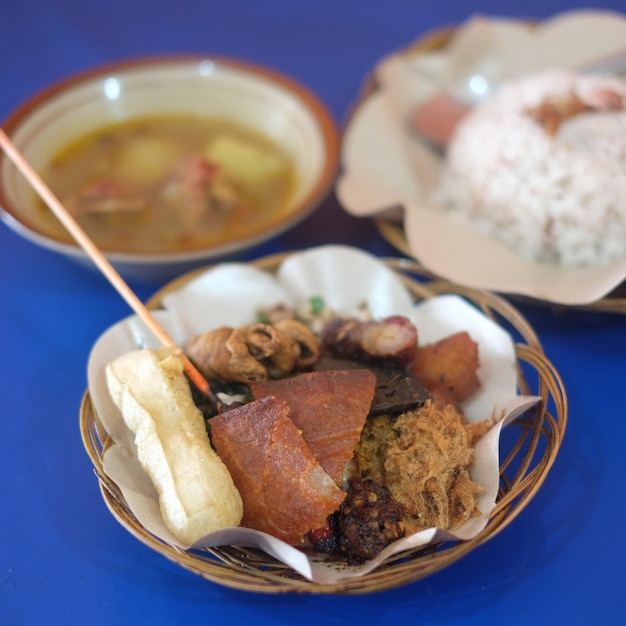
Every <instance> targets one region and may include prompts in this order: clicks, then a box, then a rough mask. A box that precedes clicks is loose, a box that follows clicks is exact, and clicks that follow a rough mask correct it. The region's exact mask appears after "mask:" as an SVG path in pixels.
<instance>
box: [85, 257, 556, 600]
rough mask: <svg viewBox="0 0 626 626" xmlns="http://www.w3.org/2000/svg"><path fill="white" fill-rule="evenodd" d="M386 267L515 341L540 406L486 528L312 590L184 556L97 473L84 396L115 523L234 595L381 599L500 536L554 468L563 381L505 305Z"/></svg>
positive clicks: (285, 578)
mask: <svg viewBox="0 0 626 626" xmlns="http://www.w3.org/2000/svg"><path fill="white" fill-rule="evenodd" d="M284 258H285V255H276V256H272V257H268V258H266V259H262V260H261V261H258V262H257V263H256V264H255V265H257V266H258V267H260V268H262V269H265V270H268V271H274V270H275V269H276V268H277V267H278V265H279V264H280V262H281V261H282V260H283V259H284ZM386 263H387V265H388V266H389V267H391V268H392V269H393V270H395V271H396V272H397V273H398V274H399V275H400V276H401V278H402V279H403V281H404V283H405V285H406V287H407V288H408V289H409V291H410V292H411V294H412V295H413V297H414V298H415V300H416V301H419V300H422V299H425V298H429V297H432V296H434V295H437V294H441V293H454V294H458V295H461V296H463V297H465V298H466V299H467V300H468V301H469V302H471V303H473V304H474V305H475V306H477V307H478V308H479V309H480V310H481V311H482V312H483V313H484V314H485V315H487V316H488V317H490V318H491V319H493V320H494V321H496V322H497V323H498V324H499V325H500V326H502V327H503V328H504V329H505V330H507V331H508V332H510V333H511V334H512V336H513V338H514V341H515V346H516V352H517V358H518V379H519V390H520V393H522V394H533V395H538V396H540V397H541V401H540V402H539V403H538V404H537V405H536V406H535V407H533V408H532V409H531V410H529V411H528V412H527V413H526V414H525V415H524V416H522V417H521V418H519V419H518V420H516V421H515V422H514V423H513V424H511V425H510V426H508V427H507V431H509V432H510V431H511V430H514V432H515V436H514V437H513V438H509V437H507V441H508V440H510V439H511V440H514V441H513V443H509V444H508V447H507V449H501V458H502V461H501V466H500V490H499V495H498V500H497V503H496V507H495V508H494V510H493V512H492V514H491V516H490V520H489V523H488V524H487V526H486V528H485V529H484V530H483V531H482V532H481V533H480V534H479V535H478V536H476V537H475V538H474V539H472V540H470V541H467V542H458V543H454V544H445V545H444V546H439V547H433V548H429V549H427V550H421V551H414V552H408V553H406V554H402V555H399V556H397V557H396V558H395V559H394V560H392V561H389V562H388V563H385V564H384V565H383V566H381V567H380V568H378V569H377V570H375V571H373V572H371V573H369V574H366V575H364V576H362V577H359V578H356V579H353V580H348V581H343V582H341V583H339V584H335V585H322V584H316V583H311V582H309V581H307V580H305V579H303V578H302V577H301V576H300V575H298V574H296V573H294V572H293V571H292V570H290V569H289V568H288V567H286V566H284V565H283V564H281V563H278V562H276V561H275V560H273V559H272V558H271V557H268V556H267V555H265V554H264V553H262V552H260V551H257V550H248V549H240V548H234V547H223V548H215V549H210V550H195V551H184V550H180V549H178V548H175V547H173V546H171V545H168V544H166V543H164V542H162V541H161V540H159V539H157V538H155V537H154V536H152V535H151V534H149V533H148V532H147V531H146V530H145V529H144V528H143V527H142V526H141V525H140V524H139V523H138V522H137V520H136V519H135V518H134V516H133V515H132V513H131V512H130V511H129V509H128V507H127V505H126V503H125V501H124V499H123V497H122V495H121V493H120V491H119V489H118V488H117V486H116V485H115V484H114V483H113V482H112V481H111V480H110V479H109V478H108V477H107V476H106V475H105V474H104V472H103V471H102V457H103V454H104V451H105V450H106V448H107V446H109V445H110V444H111V440H110V438H109V436H108V434H107V433H106V432H105V431H104V429H103V427H102V424H101V423H100V421H99V420H98V416H97V415H96V414H95V412H94V409H93V406H92V404H91V400H90V397H89V394H88V393H85V395H84V398H83V402H82V404H81V407H80V429H81V435H82V439H83V444H84V446H85V449H86V451H87V453H88V454H89V457H90V458H91V461H92V463H93V465H94V469H95V473H96V476H97V477H98V480H99V483H100V489H101V492H102V497H103V499H104V501H105V503H106V505H107V507H108V508H109V510H110V511H111V513H112V514H113V516H114V517H115V518H116V519H117V520H118V521H119V522H120V524H122V526H124V527H125V528H126V529H127V530H128V531H129V532H130V533H132V534H133V535H134V536H135V537H136V538H137V539H139V540H140V541H142V542H143V543H144V544H146V545H147V546H149V547H151V548H152V549H154V550H156V551H157V552H159V553H161V554H162V555H163V556H165V557H167V558H168V559H170V560H172V561H173V562H175V563H177V564H178V565H180V566H182V567H184V568H186V569H188V570H190V571H191V572H194V573H195V574H198V575H200V576H202V577H204V578H205V579H207V580H210V581H212V582H216V583H219V584H221V585H225V586H228V587H232V588H235V589H240V590H246V591H254V592H263V593H287V592H296V593H344V594H362V593H369V592H374V591H381V590H384V589H389V588H392V587H396V586H399V585H403V584H406V583H409V582H412V581H415V580H419V579H421V578H424V577H425V576H428V575H430V574H432V573H433V572H436V571H438V570H440V569H442V568H444V567H447V566H448V565H450V564H452V563H454V562H455V561H456V560H457V559H460V558H461V557H462V556H464V555H465V554H467V553H468V552H469V551H471V550H473V549H474V548H475V547H476V546H478V545H480V544H482V543H484V542H486V541H487V540H488V539H490V538H491V537H493V536H495V535H496V534H497V533H499V532H500V531H502V530H504V529H505V528H506V527H507V526H508V525H509V524H510V523H511V522H512V521H513V520H514V519H515V518H516V517H517V516H518V515H519V514H520V513H521V512H522V511H523V509H524V508H525V506H526V505H527V504H528V502H530V500H531V499H532V498H533V496H534V495H535V493H537V491H538V489H539V488H540V487H541V485H542V484H543V482H544V480H545V479H546V477H547V475H548V472H549V471H550V468H551V467H552V465H553V463H554V461H555V459H556V456H557V453H558V451H559V449H560V447H561V442H562V440H563V436H564V434H565V428H566V424H567V397H566V394H565V390H564V388H563V385H562V382H561V379H560V377H559V375H558V373H557V372H556V370H555V369H554V367H553V366H552V364H551V363H550V362H549V361H548V359H547V358H546V356H545V354H544V352H543V349H542V347H541V344H540V342H539V340H538V338H537V336H536V334H535V332H534V331H533V329H532V328H531V327H530V325H529V324H528V323H527V322H526V320H525V319H524V318H523V317H522V315H521V314H520V313H519V312H518V311H517V310H516V309H515V308H514V307H513V306H512V305H510V304H509V303H508V302H506V301H505V300H503V299H501V298H500V297H498V296H495V295H492V294H489V293H485V292H479V291H475V290H472V289H468V288H463V287H458V286H455V285H452V284H449V283H447V282H444V281H434V280H431V279H430V277H429V276H428V274H427V272H426V271H425V270H424V269H423V268H421V267H420V266H419V265H418V264H417V263H415V262H413V261H409V260H397V259H395V260H387V261H386ZM195 275H196V273H192V274H189V275H186V276H184V277H182V278H181V279H179V280H177V281H175V282H174V283H171V284H170V285H168V286H167V287H166V288H165V289H164V290H162V291H160V292H159V293H157V294H156V295H155V296H154V297H153V298H152V299H151V300H150V302H149V303H148V304H149V306H150V307H152V308H158V307H159V306H160V304H161V299H162V297H163V296H164V295H165V294H166V293H167V292H169V291H172V290H174V289H176V288H178V287H180V286H181V285H182V284H184V283H185V282H187V281H188V280H190V279H191V278H192V277H193V276H195Z"/></svg>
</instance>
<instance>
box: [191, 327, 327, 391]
mask: <svg viewBox="0 0 626 626" xmlns="http://www.w3.org/2000/svg"><path fill="white" fill-rule="evenodd" d="M185 349H186V352H187V355H188V356H189V358H190V359H191V360H192V361H193V362H194V363H195V364H196V366H197V368H198V369H199V370H200V371H201V372H202V374H204V376H206V377H207V378H211V379H213V380H217V381H219V382H221V383H229V382H230V383H233V382H239V383H250V382H255V381H260V380H267V379H268V378H282V377H283V376H286V375H288V374H290V373H292V372H293V371H294V370H297V369H303V368H305V367H310V366H311V365H312V364H313V363H314V362H315V361H316V360H317V358H318V357H319V349H318V347H317V339H316V338H315V336H314V335H313V333H312V332H311V331H310V330H309V329H308V328H306V326H304V324H302V323H300V322H296V321H293V320H290V321H289V323H287V322H285V323H279V324H276V325H274V326H273V325H271V324H251V325H247V326H240V327H238V328H231V327H229V326H222V327H220V328H216V329H214V330H211V331H209V332H206V333H203V334H202V335H198V336H197V337H194V338H193V339H191V340H190V341H189V342H188V343H187V345H186V347H185Z"/></svg>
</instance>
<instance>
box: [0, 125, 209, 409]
mask: <svg viewBox="0 0 626 626" xmlns="http://www.w3.org/2000/svg"><path fill="white" fill-rule="evenodd" d="M0 145H1V146H2V149H3V150H4V153H5V154H6V155H7V157H8V158H9V159H10V160H11V161H12V162H13V164H14V165H15V166H16V167H17V168H18V170H19V171H20V172H21V173H22V175H23V176H24V178H26V180H27V181H28V182H29V184H30V185H31V186H32V187H33V189H34V190H35V191H36V192H37V194H38V195H39V196H40V198H41V199H42V200H43V201H44V202H45V203H46V205H47V206H48V208H49V209H50V210H51V211H52V212H53V213H54V215H55V216H56V217H57V218H58V219H59V221H60V222H61V224H63V226H64V227H65V228H66V230H67V231H68V232H69V233H70V235H72V237H73V238H74V240H75V241H76V243H77V244H78V245H79V246H80V247H81V248H82V249H83V250H84V251H85V252H86V253H87V255H88V256H89V258H90V259H91V260H92V261H93V262H94V263H95V264H96V266H97V267H98V269H99V270H100V271H101V272H102V274H104V276H105V277H106V278H107V279H108V281H109V282H110V283H111V284H112V285H113V287H115V289H116V290H117V292H118V293H119V294H120V295H121V296H122V298H124V300H125V301H126V302H127V303H128V305H129V306H130V308H131V309H132V310H133V311H134V312H135V313H136V314H137V316H138V317H139V318H140V319H141V320H142V321H143V322H144V323H145V324H146V325H147V326H148V328H149V329H150V330H151V331H152V332H153V333H154V335H155V336H156V338H157V339H158V340H159V341H160V342H161V343H162V344H163V345H164V346H169V347H172V348H176V347H178V346H177V344H176V342H175V341H174V340H173V339H172V338H171V337H170V336H169V334H168V333H167V332H166V331H165V329H164V328H163V327H162V326H161V325H160V324H159V322H158V321H157V320H156V318H155V317H154V315H152V313H151V312H150V310H149V309H148V308H147V307H146V306H145V305H144V304H143V302H141V300H140V299H139V298H138V297H137V295H136V294H135V293H134V292H133V290H132V289H131V288H130V287H129V286H128V284H127V283H126V282H125V281H124V279H123V278H122V277H121V276H120V274H119V273H118V272H117V270H116V269H115V268H114V267H113V266H112V265H111V263H110V262H109V260H108V259H107V258H106V257H105V256H104V254H102V252H101V251H100V250H99V248H98V247H97V246H96V245H95V244H94V243H93V241H92V240H91V239H90V238H89V236H88V235H87V233H86V232H85V231H84V230H83V229H82V228H81V227H80V226H79V224H78V223H77V222H76V220H75V219H74V218H73V217H72V215H71V214H70V213H69V211H68V210H67V209H66V208H65V207H64V206H63V204H61V202H60V201H59V199H58V198H57V197H56V196H55V195H54V193H53V192H52V190H51V189H50V188H49V187H48V186H47V185H46V183H45V182H44V181H43V180H42V179H41V177H40V176H39V174H37V172H36V171H35V170H34V169H33V167H32V166H31V165H30V163H29V162H28V161H27V160H26V159H25V158H24V156H23V155H22V153H21V152H20V151H19V150H18V149H17V147H16V146H15V144H14V143H13V142H12V141H11V139H10V138H9V136H8V135H7V134H6V133H5V132H4V130H3V129H2V128H0ZM183 360H184V364H185V372H186V373H187V376H188V377H189V378H190V379H191V381H192V382H193V384H194V385H195V386H196V387H197V388H198V389H199V390H200V391H202V392H203V393H205V394H206V395H207V396H208V397H209V398H210V399H211V401H212V402H213V404H214V405H215V406H216V407H218V408H219V407H220V402H219V400H218V399H217V398H216V397H215V395H214V393H213V390H212V389H211V387H210V386H209V383H208V382H207V381H206V380H205V378H204V377H203V376H202V374H201V373H200V372H199V371H198V369H197V368H196V367H195V365H194V364H193V363H192V362H191V361H190V360H189V359H188V358H187V356H186V355H185V354H183Z"/></svg>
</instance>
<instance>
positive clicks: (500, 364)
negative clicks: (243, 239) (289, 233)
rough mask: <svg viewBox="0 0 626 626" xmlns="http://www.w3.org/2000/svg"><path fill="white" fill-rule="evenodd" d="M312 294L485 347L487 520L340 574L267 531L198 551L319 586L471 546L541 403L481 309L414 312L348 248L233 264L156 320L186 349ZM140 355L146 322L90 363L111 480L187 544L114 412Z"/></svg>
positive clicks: (423, 536) (111, 333)
mask: <svg viewBox="0 0 626 626" xmlns="http://www.w3.org/2000/svg"><path fill="white" fill-rule="evenodd" d="M311 296H322V297H323V298H324V301H325V303H326V304H327V305H328V306H330V307H332V308H333V309H335V310H336V311H337V312H339V313H342V314H346V315H349V314H351V313H354V312H356V310H357V308H358V307H359V305H361V304H362V303H363V302H364V301H365V302H367V304H368V306H369V308H370V310H371V311H372V313H373V315H374V316H375V317H384V316H387V315H391V314H398V315H406V316H407V317H409V318H410V319H411V320H412V321H413V322H414V323H415V325H416V327H417V329H418V335H419V337H420V342H421V343H430V342H432V341H436V340H437V339H439V338H442V337H445V336H447V335H449V334H451V333H453V332H457V331H460V330H466V331H468V332H469V334H470V335H471V337H472V338H473V339H474V340H475V341H476V342H477V343H478V345H479V355H480V368H479V371H478V376H479V379H480V380H481V383H482V386H481V389H480V390H479V391H478V392H477V393H476V394H475V395H474V396H473V397H472V398H471V400H470V401H469V402H467V403H466V404H465V405H464V406H463V409H464V411H465V413H466V415H467V419H468V420H469V421H471V422H475V421H479V420H482V419H485V418H490V417H491V418H493V419H494V423H495V425H494V426H493V427H492V428H491V430H490V431H489V432H488V433H487V434H485V435H484V436H483V437H482V438H481V440H480V441H479V442H478V444H477V446H476V450H475V464H474V467H473V472H472V477H473V479H474V480H476V482H478V483H479V484H480V485H481V487H482V489H483V491H482V494H481V499H480V505H479V506H480V511H481V515H480V516H478V517H474V518H472V519H470V520H469V521H468V522H466V523H465V524H463V525H462V526H461V527H459V528H458V529H456V531H455V532H453V533H450V532H444V531H442V530H437V529H431V530H426V531H423V532H420V533H417V534H415V535H412V536H410V537H408V538H406V539H403V540H400V541H398V542H396V543H394V544H392V545H391V546H389V547H388V548H387V549H386V550H385V551H384V552H383V553H382V554H381V555H380V556H379V557H378V558H377V559H375V560H373V561H369V562H367V563H366V564H364V565H363V566H360V567H338V566H337V564H335V563H329V562H326V561H324V559H323V558H320V557H315V558H311V559H309V558H307V556H306V555H305V554H304V553H303V552H302V551H300V550H298V549H296V548H294V547H292V546H289V545H287V544H285V543H284V542H282V541H279V540H278V539H275V538H274V537H270V536H269V535H266V534H264V533H261V532H258V531H253V530H249V529H245V528H226V529H223V530H220V531H218V532H215V533H212V534H210V535H208V536H207V537H205V538H204V539H203V540H201V541H199V542H197V543H196V544H195V545H194V546H193V547H208V546H220V545H239V546H246V547H258V548H260V549H262V550H264V551H265V552H266V553H268V554H270V555H271V556H273V557H275V558H276V559H278V560H279V561H282V562H284V563H285V564H287V565H289V566H290V567H292V568H293V569H294V570H295V571H297V572H299V573H300V574H301V575H302V576H304V577H306V578H308V579H310V580H312V581H316V582H319V583H333V582H336V581H339V580H341V579H344V578H346V577H349V576H359V575H362V574H364V573H366V572H368V571H371V570H372V569H374V568H375V567H377V566H378V565H379V564H380V563H381V562H383V561H384V560H385V559H386V558H388V557H389V556H391V555H393V554H396V553H398V552H401V551H404V550H406V549H408V548H416V547H422V546H427V545H428V544H430V543H433V542H439V541H442V540H456V539H461V540H467V539H470V538H471V537H474V536H475V535H476V534H477V533H478V532H480V531H481V530H482V529H483V528H484V527H485V525H486V523H487V520H488V516H489V513H490V511H491V510H492V509H493V507H494V506H495V502H496V495H497V491H498V481H499V455H498V444H499V438H500V430H501V429H502V427H504V426H505V425H506V424H508V423H509V422H510V421H511V420H513V419H515V418H516V417H517V416H518V415H520V414H521V413H523V412H524V411H525V410H526V409H528V408H529V407H531V406H532V405H534V404H535V403H536V402H537V401H538V398H537V397H535V396H519V395H517V387H516V357H515V351H514V346H513V341H512V339H511V337H510V336H509V335H508V333H506V332H505V331H504V330H503V329H502V328H501V327H499V326H498V325H497V324H496V323H495V322H493V321H492V320H490V319H488V318H487V317H486V316H484V315H483V314H482V313H481V312H480V311H478V309H476V308H475V307H474V306H472V305H470V304H469V303H468V302H467V301H465V300H464V299H462V298H460V297H458V296H456V295H441V296H437V297H434V298H430V299H428V300H425V301H423V302H422V303H419V304H417V305H414V304H413V302H412V298H411V296H410V294H409V292H408V291H407V290H406V288H405V287H404V286H403V284H402V283H401V281H400V279H399V277H398V276H397V275H396V274H395V273H394V272H393V271H391V270H390V269H389V268H388V267H387V266H386V265H385V264H384V263H382V262H381V261H379V260H377V259H376V258H374V257H372V256H370V255H369V254H367V253H365V252H362V251H359V250H356V249H354V248H349V247H344V246H323V247H320V248H314V249H311V250H308V251H305V252H302V253H298V254H294V255H292V256H290V257H289V258H288V259H287V260H286V261H284V262H283V264H282V265H281V267H280V268H279V271H278V273H277V276H276V277H274V276H272V275H271V274H269V273H266V272H264V271H262V270H259V269H256V268H254V267H252V266H248V265H243V264H224V265H219V266H216V267H215V268H214V269H210V270H208V271H206V272H205V273H203V274H201V275H200V276H198V277H197V278H195V279H194V280H193V281H191V282H190V283H188V284H187V285H185V286H184V287H182V288H181V289H180V290H178V291H176V292H173V293H171V294H168V295H167V296H166V297H165V298H164V304H165V306H166V307H167V310H165V311H157V312H155V315H156V317H157V319H158V320H159V322H160V323H161V324H162V325H163V327H164V328H165V329H166V330H167V331H168V332H169V333H170V334H171V336H172V338H173V339H174V340H175V341H176V342H177V343H178V344H179V345H184V343H185V341H186V340H187V339H189V338H190V337H192V336H194V335H196V334H199V333H202V332H205V331H207V330H209V329H211V328H214V327H216V326H219V325H222V324H229V325H237V324H245V323H251V322H253V321H254V320H255V315H256V311H257V309H258V307H260V306H269V305H272V304H277V303H285V304H287V305H291V306H298V305H299V304H300V303H303V302H304V301H306V300H308V298H310V297H311ZM138 347H155V348H156V347H158V342H157V341H156V339H155V338H154V337H153V336H152V333H151V332H150V331H149V330H148V329H147V328H146V327H145V325H144V324H143V322H141V320H139V319H138V318H137V317H136V316H131V317H128V318H126V319H124V320H122V321H120V322H118V323H117V324H115V325H114V326H112V327H110V328H109V329H108V330H107V331H105V332H104V333H103V334H102V335H101V337H100V338H99V339H98V340H97V342H96V343H95V345H94V347H93V349H92V351H91V354H90V358H89V362H88V380H89V392H90V395H91V399H92V402H93V405H94V408H95V410H96V412H97V414H98V417H99V418H100V420H101V422H102V424H103V426H104V427H105V428H106V430H107V432H108V433H109V434H110V435H111V437H112V438H113V440H114V441H115V443H114V445H112V446H111V448H110V449H108V450H107V451H106V453H105V455H104V459H103V468H104V471H105V473H106V474H107V475H108V476H109V477H110V478H111V479H112V480H113V481H114V482H115V483H116V484H117V485H118V487H119V488H120V490H121V491H122V494H123V495H124V498H125V500H126V502H127V503H128V506H129V508H130V509H131V511H132V512H133V514H134V515H135V516H136V518H137V519H138V520H139V522H140V523H141V524H142V525H143V526H144V527H145V528H146V529H147V530H148V531H149V532H151V533H152V534H154V535H155V536H157V537H159V538H160V539H162V540H163V541H165V542H167V543H169V544H172V545H178V546H180V547H183V548H186V547H188V546H181V545H180V544H179V543H178V542H177V540H176V539H175V538H174V537H173V535H172V534H171V532H170V531H169V530H168V529H167V528H166V527H165V524H164V522H163V519H162V516H161V513H160V510H159V504H158V498H157V493H156V490H155V489H154V487H153V486H152V483H151V481H150V480H149V478H148V477H147V475H146V474H145V472H144V471H143V469H142V468H141V466H140V465H139V462H138V460H137V455H136V452H135V446H134V443H133V437H132V434H131V433H130V431H128V429H127V428H126V426H125V424H124V422H123V419H122V416H121V414H120V412H119V411H118V409H117V407H116V406H115V405H114V404H113V402H112V400H111V398H110V396H109V393H108V390H107V385H106V379H105V374H104V370H105V367H106V365H107V363H109V362H110V361H111V360H113V359H114V358H116V357H117V356H119V355H122V354H124V353H126V352H129V351H131V350H135V349H137V348H138Z"/></svg>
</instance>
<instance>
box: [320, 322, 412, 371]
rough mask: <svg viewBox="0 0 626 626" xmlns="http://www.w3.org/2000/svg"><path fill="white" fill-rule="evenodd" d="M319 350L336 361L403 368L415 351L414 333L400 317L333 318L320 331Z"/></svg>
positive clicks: (409, 324)
mask: <svg viewBox="0 0 626 626" xmlns="http://www.w3.org/2000/svg"><path fill="white" fill-rule="evenodd" d="M320 342H321V344H322V349H323V350H325V351H327V352H328V353H329V354H332V355H333V356H334V357H337V358H340V359H354V360H357V361H363V362H365V363H381V364H382V363H387V364H392V365H396V366H406V365H408V364H409V363H411V361H412V359H413V355H414V353H415V350H416V349H417V330H416V328H415V326H414V325H413V324H412V323H411V322H410V321H409V320H408V319H407V318H406V317H402V316H400V315H395V316H391V317H387V318H385V319H384V320H380V321H365V322H363V321H360V320H356V319H337V320H333V321H331V322H329V323H328V324H327V325H326V326H325V327H324V329H323V331H322V333H321V336H320Z"/></svg>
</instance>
